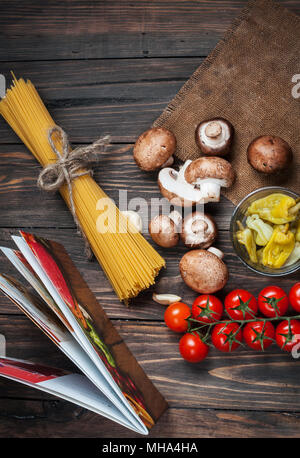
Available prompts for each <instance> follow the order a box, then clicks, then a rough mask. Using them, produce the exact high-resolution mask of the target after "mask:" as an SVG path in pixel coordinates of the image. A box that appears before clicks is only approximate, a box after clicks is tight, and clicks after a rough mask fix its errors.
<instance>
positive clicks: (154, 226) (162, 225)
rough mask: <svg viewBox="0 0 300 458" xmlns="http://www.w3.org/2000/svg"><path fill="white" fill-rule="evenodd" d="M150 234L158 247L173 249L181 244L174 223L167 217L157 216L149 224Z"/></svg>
mask: <svg viewBox="0 0 300 458" xmlns="http://www.w3.org/2000/svg"><path fill="white" fill-rule="evenodd" d="M149 233H150V235H151V237H152V240H153V241H154V242H155V243H157V245H159V246H162V247H164V248H171V247H173V246H175V245H177V243H178V242H179V233H178V230H177V227H176V224H175V223H174V221H173V220H172V219H171V218H169V216H167V215H157V216H155V217H154V218H153V219H152V220H151V221H150V224H149Z"/></svg>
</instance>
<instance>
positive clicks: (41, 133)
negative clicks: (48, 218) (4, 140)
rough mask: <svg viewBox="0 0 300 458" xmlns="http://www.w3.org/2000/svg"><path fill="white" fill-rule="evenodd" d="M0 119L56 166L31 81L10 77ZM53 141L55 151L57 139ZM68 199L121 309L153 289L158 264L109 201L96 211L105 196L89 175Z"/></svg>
mask: <svg viewBox="0 0 300 458" xmlns="http://www.w3.org/2000/svg"><path fill="white" fill-rule="evenodd" d="M0 114H1V115H2V116H3V117H4V118H5V120H6V121H7V122H8V124H10V126H11V127H12V129H13V130H14V131H15V132H16V134H17V135H18V136H19V137H20V139H21V140H22V141H23V143H24V144H25V145H26V146H27V148H28V149H29V150H30V151H31V152H32V154H33V155H34V156H35V158H36V159H37V160H38V161H39V162H40V164H41V165H42V166H43V167H46V166H47V165H48V164H49V163H53V162H56V161H57V157H56V155H55V153H54V151H53V150H52V148H51V146H50V144H49V141H48V132H49V129H51V128H53V127H54V126H55V122H54V120H53V119H52V117H51V116H50V114H49V112H48V110H47V109H46V107H45V105H44V103H43V101H42V100H41V98H40V96H39V94H38V92H37V90H36V89H35V87H34V85H33V84H32V83H31V81H25V80H23V79H22V78H21V79H18V80H17V79H16V78H15V77H14V80H13V84H12V86H11V88H10V89H8V90H7V92H6V95H5V97H4V98H3V99H2V100H1V102H0ZM54 141H55V146H56V147H57V148H58V149H59V150H60V148H61V145H60V144H59V143H60V139H59V138H56V139H54ZM59 191H60V193H61V195H62V197H63V198H64V200H65V201H66V203H67V205H68V206H69V207H70V197H69V190H68V187H67V185H66V184H64V185H62V186H61V188H60V189H59ZM72 196H73V202H74V206H75V210H76V217H77V219H78V221H79V223H80V226H81V228H82V230H83V231H84V233H85V235H86V237H87V239H88V241H89V244H90V246H91V249H92V251H93V253H94V254H95V257H96V258H97V260H98V262H99V263H100V265H101V266H102V268H103V271H104V272H105V274H106V275H107V277H108V279H109V280H110V282H111V285H112V286H113V288H114V290H115V292H116V294H117V295H118V297H119V299H120V300H121V301H124V302H125V303H127V302H128V301H129V299H131V298H133V297H135V296H137V295H138V294H139V293H140V291H142V290H144V289H147V288H149V286H151V285H153V284H154V283H155V277H156V276H157V274H158V273H159V271H160V269H161V268H162V267H164V266H165V261H164V259H163V258H162V257H161V256H160V255H159V254H158V253H157V251H156V250H155V249H154V248H153V247H152V246H151V245H150V244H149V243H148V241H147V240H146V239H145V238H144V236H143V235H142V234H140V233H139V232H138V231H137V230H136V229H135V227H134V226H132V224H131V223H130V222H129V221H128V219H127V218H126V217H125V216H124V215H123V214H122V212H120V211H119V209H118V208H117V206H115V205H114V204H113V202H112V201H110V202H111V204H109V205H108V206H107V205H106V206H105V207H104V208H101V209H100V211H99V210H97V202H99V200H100V199H108V196H107V195H106V194H105V192H104V191H103V190H102V189H101V188H100V187H99V186H98V185H97V183H96V182H95V181H94V179H93V178H92V177H91V176H90V175H84V176H80V177H77V178H75V179H74V180H73V182H72ZM106 201H107V200H106ZM100 207H101V206H100ZM98 208H99V204H98ZM101 212H106V216H107V219H106V222H107V227H106V230H104V231H99V229H98V228H97V220H98V218H99V215H100V214H101Z"/></svg>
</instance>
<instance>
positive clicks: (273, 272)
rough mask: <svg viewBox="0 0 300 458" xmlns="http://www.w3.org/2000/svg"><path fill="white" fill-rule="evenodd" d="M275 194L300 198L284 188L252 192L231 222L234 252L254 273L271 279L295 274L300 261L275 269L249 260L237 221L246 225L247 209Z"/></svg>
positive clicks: (272, 187) (269, 188)
mask: <svg viewBox="0 0 300 458" xmlns="http://www.w3.org/2000/svg"><path fill="white" fill-rule="evenodd" d="M275 192H276V193H278V192H280V193H282V194H286V195H288V196H290V197H293V198H294V199H298V198H299V195H298V194H296V193H295V192H293V191H290V190H289V189H287V188H283V187H280V186H269V187H266V188H259V189H256V191H253V192H251V193H250V194H248V195H247V196H246V197H244V199H243V200H241V202H240V203H239V204H238V206H237V207H236V208H235V210H234V212H233V214H232V217H231V222H230V237H231V241H232V245H233V248H234V251H235V253H236V254H237V256H238V257H239V259H240V260H241V261H242V263H243V264H245V265H246V266H247V267H249V269H251V270H253V271H254V272H256V273H258V274H261V275H267V276H269V277H280V276H283V275H289V274H291V273H293V272H296V271H297V270H298V269H299V268H300V260H298V261H297V262H295V263H294V264H292V265H290V266H286V267H284V266H283V267H281V268H279V269H273V268H271V267H265V266H263V265H260V264H256V263H253V262H252V261H251V260H250V259H249V256H248V253H247V251H246V248H245V246H244V245H241V244H240V243H239V242H238V240H237V236H236V232H237V230H238V226H237V221H241V223H243V224H244V225H245V219H246V216H245V215H246V211H247V208H248V207H249V206H250V205H251V204H252V202H254V201H255V200H257V199H262V198H263V197H266V196H268V195H269V194H273V193H275Z"/></svg>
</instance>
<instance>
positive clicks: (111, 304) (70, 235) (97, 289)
mask: <svg viewBox="0 0 300 458" xmlns="http://www.w3.org/2000/svg"><path fill="white" fill-rule="evenodd" d="M30 230H31V231H32V232H33V233H35V234H37V235H40V236H43V237H46V238H49V239H52V240H55V241H57V242H60V243H62V244H63V245H64V246H65V248H66V249H67V251H68V253H69V254H70V255H71V257H72V260H73V261H74V262H75V264H76V266H77V267H78V268H79V270H80V272H81V274H82V275H83V277H84V278H85V280H86V281H87V283H88V284H89V286H90V288H91V289H92V291H93V292H94V293H95V295H96V297H97V299H98V300H99V302H100V303H101V305H102V306H103V307H104V309H105V310H106V311H107V313H108V314H109V316H110V317H112V318H124V319H131V320H134V319H142V320H144V319H149V320H153V319H154V320H162V319H163V314H164V310H165V307H163V306H161V305H159V304H156V303H154V302H153V300H152V292H153V291H156V292H162V293H168V292H172V293H174V294H178V295H179V296H181V297H182V298H183V301H184V302H186V303H187V304H190V305H191V304H192V303H193V301H194V300H195V298H196V297H197V296H198V294H197V293H196V292H194V291H192V290H191V289H190V288H188V287H187V286H186V285H185V283H184V282H183V281H182V279H181V276H180V274H179V268H178V264H179V260H180V259H181V257H182V256H183V254H184V253H185V252H186V248H185V247H184V246H182V245H178V246H177V247H175V248H173V249H168V250H165V249H164V248H161V247H157V246H156V248H157V250H158V252H159V253H160V254H161V255H162V256H164V258H165V259H166V263H167V268H166V269H165V270H164V271H162V272H161V274H160V275H159V277H158V278H157V281H156V284H155V285H154V286H153V287H151V288H150V289H149V290H147V291H145V292H143V293H141V294H140V295H139V296H138V297H137V298H135V299H133V300H132V302H131V305H130V307H129V308H127V307H125V306H124V305H123V304H122V303H120V302H119V301H118V299H117V297H116V295H115V293H114V292H113V290H112V287H111V285H110V283H109V281H108V279H107V278H106V277H105V275H104V273H103V271H102V269H101V267H100V266H99V264H98V263H97V261H94V262H89V261H87V260H86V259H85V257H84V254H83V242H82V240H81V239H80V237H79V236H78V235H77V234H76V232H75V230H72V229H64V230H61V229H46V228H44V229H30ZM9 232H12V233H16V232H17V230H11V231H6V230H5V231H4V230H1V231H0V244H1V245H5V246H11V247H13V244H12V242H11V241H10V236H9ZM215 246H217V247H219V248H221V249H222V250H223V251H224V253H225V262H226V264H227V266H228V269H229V272H230V277H229V281H228V283H227V285H226V287H225V288H224V290H223V291H222V292H220V293H218V294H217V295H218V296H219V297H220V298H221V299H223V298H224V296H225V295H226V294H227V293H228V292H229V291H231V290H232V289H235V288H237V287H244V288H246V289H249V290H250V291H251V292H252V293H253V294H255V295H258V293H259V291H260V290H261V289H262V288H264V287H265V286H267V285H269V284H270V283H272V282H271V281H270V279H269V278H268V277H265V276H262V275H259V276H258V275H256V274H255V273H254V272H252V271H250V270H249V269H248V268H246V267H245V266H244V265H242V263H241V262H240V261H239V260H238V258H237V257H236V255H234V254H233V253H232V246H231V242H230V240H229V234H228V233H227V232H223V231H222V232H220V234H219V238H218V241H217V242H216V244H215ZM0 272H1V273H7V274H9V275H13V276H15V277H17V278H19V279H21V277H20V276H19V274H18V273H17V272H16V270H15V269H14V268H13V266H12V265H11V264H10V263H9V262H8V261H7V260H6V258H5V257H4V255H2V254H0ZM298 279H299V274H298V273H294V274H292V275H289V276H287V277H279V278H278V279H276V284H277V285H279V286H281V287H282V288H284V290H285V291H286V292H288V291H289V289H290V288H291V286H292V285H293V283H295V282H296V281H298ZM0 313H11V314H15V313H17V309H16V308H15V306H13V305H12V304H11V303H10V301H9V300H7V299H5V298H4V297H3V296H2V295H1V296H0Z"/></svg>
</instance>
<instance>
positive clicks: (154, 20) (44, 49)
mask: <svg viewBox="0 0 300 458" xmlns="http://www.w3.org/2000/svg"><path fill="white" fill-rule="evenodd" d="M294 3H295V2H294ZM215 4H216V2H214V6H213V5H212V4H211V3H210V2H203V1H198V2H181V1H164V2H158V1H153V2H148V1H139V0H133V1H131V2H130V3H128V2H124V1H122V0H119V1H115V0H114V1H110V2H109V4H107V2H105V1H99V2H96V3H95V2H92V3H87V2H85V1H80V0H78V1H75V2H74V1H66V0H65V1H52V2H50V3H49V4H48V5H47V8H45V6H44V5H43V4H41V3H40V2H39V1H38V0H31V1H27V2H26V3H25V4H23V5H20V3H19V2H17V0H14V1H12V0H7V1H2V14H1V20H0V29H1V30H2V33H1V45H0V59H1V60H7V59H9V60H24V59H30V60H45V59H57V58H61V59H74V58H75V59H82V58H83V59H87V58H102V57H114V58H116V57H150V56H155V55H159V56H164V55H175V56H177V55H205V54H207V51H208V49H210V48H211V47H212V46H214V44H215V43H216V41H217V39H218V38H219V37H220V36H221V34H222V32H224V30H225V29H226V27H228V25H229V24H230V22H231V20H232V19H233V17H234V16H235V15H236V14H237V13H238V12H239V11H240V9H241V8H242V7H243V6H244V4H245V2H244V1H240V2H237V4H236V5H234V7H233V6H232V4H231V3H230V4H229V5H228V2H223V1H221V2H218V5H217V6H216V5H215ZM220 14H222V23H221V24H220V19H219V17H220ZM8 49H9V53H8V52H7V50H8Z"/></svg>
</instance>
